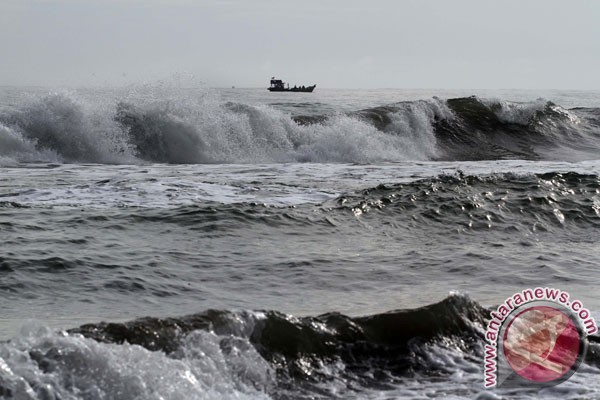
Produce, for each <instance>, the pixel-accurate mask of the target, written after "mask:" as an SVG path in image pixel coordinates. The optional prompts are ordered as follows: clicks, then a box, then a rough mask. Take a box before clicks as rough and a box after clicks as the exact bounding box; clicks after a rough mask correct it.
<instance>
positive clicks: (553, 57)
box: [0, 0, 600, 89]
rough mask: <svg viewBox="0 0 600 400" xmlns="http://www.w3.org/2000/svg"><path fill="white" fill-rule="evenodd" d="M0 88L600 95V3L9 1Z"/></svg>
mask: <svg viewBox="0 0 600 400" xmlns="http://www.w3.org/2000/svg"><path fill="white" fill-rule="evenodd" d="M0 57H1V58H0V85H43V86H65V85H68V86H82V85H84V86H88V85H93V86H97V85H119V86H120V85H126V84H130V83H139V82H152V81H155V80H159V79H162V78H169V77H172V76H173V75H175V74H184V75H191V76H194V77H195V78H196V79H197V80H199V81H201V82H205V83H206V84H207V85H210V86H220V87H230V86H236V87H264V86H266V85H268V80H269V78H270V77H271V76H273V75H275V76H278V77H281V78H282V79H284V80H285V81H289V82H292V83H298V84H307V85H308V84H312V83H317V84H318V85H319V87H337V88H388V87H394V88H450V89H454V88H466V89H472V88H492V89H495V88H532V89H543V88H546V89H554V88H558V89H600V1H594V0H589V1H584V0H563V1H557V0H502V1H500V0H497V1H488V0H452V1H450V0H439V1H434V0H360V1H355V0H297V1H285V0H272V1H267V0H220V1H217V0H197V1H192V0H139V1H138V0H104V1H101V0H89V1H86V0H0Z"/></svg>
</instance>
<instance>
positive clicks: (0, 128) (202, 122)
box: [0, 94, 600, 164]
mask: <svg viewBox="0 0 600 400" xmlns="http://www.w3.org/2000/svg"><path fill="white" fill-rule="evenodd" d="M599 115H600V112H599V110H598V109H589V108H588V109H584V108H577V109H572V110H566V109H563V108H561V107H560V106H558V105H556V104H554V103H552V102H549V101H545V100H538V101H535V102H530V103H511V102H506V101H501V100H488V99H480V98H476V97H468V98H457V99H449V100H441V99H437V98H434V99H431V100H421V101H411V102H401V103H394V104H390V105H387V106H382V107H375V108H370V109H366V110H360V111H355V112H350V113H347V112H338V113H330V112H328V113H325V114H322V115H314V114H311V115H308V116H302V115H294V116H292V115H290V114H287V113H284V112H282V111H279V110H277V109H275V108H273V107H270V106H267V105H247V104H240V103H231V102H228V103H222V102H218V101H214V100H213V101H208V100H206V101H198V102H191V101H189V100H186V101H183V100H182V101H172V100H170V101H167V100H165V101H161V100H152V101H150V100H145V101H140V100H138V101H133V100H123V101H118V102H116V103H115V104H112V105H110V106H107V105H106V104H105V103H102V104H90V103H89V102H88V103H86V102H83V101H80V100H77V99H75V98H73V97H71V96H69V95H66V94H52V95H48V96H46V97H43V98H39V99H37V100H33V101H30V102H29V103H28V104H24V105H20V106H17V107H15V108H13V109H11V110H8V111H3V112H2V113H0V162H1V163H10V162H35V161H46V162H91V163H132V162H148V161H149V162H159V163H175V164H177V163H192V164H193V163H273V162H347V163H348V162H349V163H372V162H385V161H406V160H497V159H530V160H538V159H552V160H567V161H573V160H581V159H591V158H597V154H598V151H599V150H600V117H599Z"/></svg>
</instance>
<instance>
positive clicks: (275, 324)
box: [0, 294, 598, 399]
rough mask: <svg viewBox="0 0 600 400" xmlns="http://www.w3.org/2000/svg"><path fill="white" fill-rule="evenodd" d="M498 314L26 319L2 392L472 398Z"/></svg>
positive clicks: (1, 354) (2, 375) (0, 373)
mask: <svg viewBox="0 0 600 400" xmlns="http://www.w3.org/2000/svg"><path fill="white" fill-rule="evenodd" d="M489 315H490V314H489V310H487V309H485V308H483V307H481V306H480V305H479V304H477V303H476V302H474V301H472V300H470V299H469V298H468V297H466V296H464V295H458V294H453V295H450V296H449V297H448V298H446V299H444V300H443V301H441V302H439V303H436V304H431V305H428V306H425V307H422V308H417V309H408V310H398V311H391V312H387V313H383V314H375V315H369V316H365V317H349V316H346V315H343V314H339V313H328V314H324V315H320V316H317V317H295V316H292V315H287V314H282V313H279V312H277V311H264V312H249V311H240V312H233V311H218V310H208V311H205V312H201V313H198V314H194V315H189V316H185V317H177V318H153V317H147V318H142V319H138V320H135V321H131V322H125V323H104V322H103V323H97V324H87V325H83V326H81V327H79V328H75V329H71V330H70V331H65V332H52V331H50V330H49V329H47V328H40V327H36V326H26V327H25V328H24V329H23V330H22V332H21V335H20V336H19V337H17V338H15V339H12V340H11V341H9V342H6V343H3V344H0V362H1V364H0V367H1V368H0V394H2V395H3V396H4V397H5V398H23V399H34V398H69V399H79V398H88V399H92V398H94V399H95V398H111V399H131V398H144V399H152V398H156V399H158V398H193V397H201V398H209V399H210V398H290V397H293V398H313V399H314V398H348V397H361V396H365V395H366V394H367V393H370V391H375V392H376V393H379V394H380V395H381V394H385V393H386V392H388V393H396V394H398V395H399V394H400V393H405V394H406V390H409V389H408V388H406V387H405V388H404V389H403V390H404V392H402V391H400V392H394V390H395V389H397V388H398V387H400V386H401V384H403V382H406V380H405V378H411V380H414V379H416V380H417V381H419V382H421V384H420V386H427V387H428V392H429V393H430V394H432V395H449V394H450V395H451V394H454V395H459V396H472V395H474V394H476V392H477V389H476V388H477V387H478V385H477V384H476V382H479V380H480V375H481V366H480V364H481V360H482V358H483V345H484V336H483V335H484V327H485V325H486V323H487V321H488V319H489ZM596 339H597V338H593V337H592V338H590V340H591V343H590V352H589V356H588V358H587V364H588V365H590V366H596V365H598V356H597V352H598V345H597V343H596V341H597V340H596ZM457 374H458V375H457ZM448 376H454V377H455V378H456V379H459V380H461V381H463V382H464V383H467V382H468V384H467V385H465V387H463V388H462V389H460V388H459V389H457V390H458V391H457V392H455V393H449V392H448V390H449V389H448V387H446V385H441V386H440V385H437V384H436V382H438V381H439V382H444V381H445V379H447V377H448ZM444 377H446V378H444ZM440 378H442V379H440ZM467 387H470V389H467ZM422 389H423V387H421V390H422ZM361 393H362V394H361ZM521 394H523V393H521ZM559 394H560V393H559ZM532 395H533V397H535V393H532Z"/></svg>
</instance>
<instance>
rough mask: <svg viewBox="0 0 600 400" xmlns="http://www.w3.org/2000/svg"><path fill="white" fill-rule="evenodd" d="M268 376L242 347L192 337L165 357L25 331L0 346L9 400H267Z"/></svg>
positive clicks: (232, 341) (2, 388)
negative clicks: (10, 399)
mask: <svg viewBox="0 0 600 400" xmlns="http://www.w3.org/2000/svg"><path fill="white" fill-rule="evenodd" d="M273 379H274V377H273V371H272V369H271V367H270V366H269V365H268V364H267V363H266V361H264V360H263V359H262V358H261V357H260V355H258V353H257V352H256V350H255V349H254V347H252V346H251V345H250V344H249V343H248V342H247V341H246V340H244V339H242V338H233V337H228V336H219V335H216V334H214V333H212V332H200V331H199V332H194V333H192V334H190V335H189V336H187V337H186V338H185V339H184V341H183V344H182V346H181V348H180V350H179V351H178V352H176V353H174V354H171V355H166V354H165V353H163V352H153V351H149V350H147V349H145V348H143V347H141V346H137V345H130V344H121V345H117V344H110V343H99V342H96V341H94V340H92V339H86V338H84V337H82V336H80V335H69V334H65V333H60V332H53V331H51V330H49V329H47V328H44V327H43V326H39V325H35V324H33V325H29V326H25V327H24V328H23V329H22V331H21V333H20V334H19V335H18V336H17V337H16V338H15V339H13V340H11V341H10V342H8V343H2V344H0V395H2V396H3V398H16V399H31V400H34V399H36V400H37V399H58V398H60V399H65V400H75V399H111V400H119V399H122V400H132V399H140V400H141V399H157V400H158V399H182V400H183V399H192V398H202V399H267V398H269V396H268V395H266V394H265V388H266V387H268V386H269V385H272V383H273Z"/></svg>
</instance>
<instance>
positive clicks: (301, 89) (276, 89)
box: [267, 85, 317, 93]
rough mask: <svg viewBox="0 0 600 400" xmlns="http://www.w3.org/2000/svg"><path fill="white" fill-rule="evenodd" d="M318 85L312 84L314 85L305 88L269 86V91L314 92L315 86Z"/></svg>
mask: <svg viewBox="0 0 600 400" xmlns="http://www.w3.org/2000/svg"><path fill="white" fill-rule="evenodd" d="M316 87H317V85H312V86H307V87H305V88H298V87H296V88H273V87H270V88H267V90H268V91H270V92H303V93H312V91H313V90H315V88H316Z"/></svg>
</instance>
